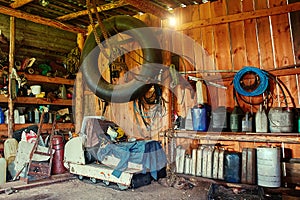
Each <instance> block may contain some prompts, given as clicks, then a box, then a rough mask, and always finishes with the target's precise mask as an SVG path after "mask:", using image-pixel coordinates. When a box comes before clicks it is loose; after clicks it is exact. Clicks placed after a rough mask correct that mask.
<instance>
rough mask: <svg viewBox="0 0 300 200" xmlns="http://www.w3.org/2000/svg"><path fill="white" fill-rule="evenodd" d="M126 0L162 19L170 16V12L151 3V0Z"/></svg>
mask: <svg viewBox="0 0 300 200" xmlns="http://www.w3.org/2000/svg"><path fill="white" fill-rule="evenodd" d="M124 1H125V2H126V3H128V4H130V5H131V6H133V7H135V8H137V9H139V10H141V11H143V12H145V13H150V14H153V15H155V16H157V17H159V18H161V19H167V18H168V17H169V16H170V13H169V12H168V11H167V10H165V9H163V8H162V7H159V6H157V5H155V4H153V3H151V1H150V2H149V1H146V0H124Z"/></svg>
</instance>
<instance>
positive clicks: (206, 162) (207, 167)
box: [202, 147, 214, 178]
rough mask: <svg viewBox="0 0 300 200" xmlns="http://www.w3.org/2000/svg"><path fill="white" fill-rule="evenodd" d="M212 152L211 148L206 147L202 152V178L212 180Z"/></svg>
mask: <svg viewBox="0 0 300 200" xmlns="http://www.w3.org/2000/svg"><path fill="white" fill-rule="evenodd" d="M213 152H214V149H213V148H212V147H207V148H205V149H204V150H203V163H202V176H203V177H206V178H212V170H213Z"/></svg>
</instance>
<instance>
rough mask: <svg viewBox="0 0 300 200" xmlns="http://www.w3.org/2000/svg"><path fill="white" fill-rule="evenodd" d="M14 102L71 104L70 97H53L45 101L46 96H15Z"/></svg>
mask: <svg viewBox="0 0 300 200" xmlns="http://www.w3.org/2000/svg"><path fill="white" fill-rule="evenodd" d="M14 103H19V104H50V105H62V106H72V99H55V100H53V101H52V102H50V101H47V98H35V97H17V98H16V99H15V100H14Z"/></svg>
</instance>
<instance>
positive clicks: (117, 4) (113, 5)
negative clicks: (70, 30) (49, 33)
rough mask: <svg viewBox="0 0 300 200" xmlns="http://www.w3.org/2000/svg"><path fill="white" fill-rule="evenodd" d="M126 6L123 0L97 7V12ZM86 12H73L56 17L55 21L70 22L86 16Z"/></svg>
mask: <svg viewBox="0 0 300 200" xmlns="http://www.w3.org/2000/svg"><path fill="white" fill-rule="evenodd" d="M126 5H128V3H126V2H125V1H124V0H120V1H117V2H114V3H108V4H104V5H101V6H97V12H103V11H108V10H112V9H114V8H118V7H122V6H126ZM91 12H92V13H95V11H94V9H92V10H91ZM87 14H88V11H87V10H82V11H79V12H75V13H70V14H67V15H64V16H61V17H57V18H56V19H57V20H59V21H66V20H70V19H74V18H77V17H80V16H83V15H87Z"/></svg>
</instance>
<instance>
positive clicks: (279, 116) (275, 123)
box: [268, 107, 294, 133]
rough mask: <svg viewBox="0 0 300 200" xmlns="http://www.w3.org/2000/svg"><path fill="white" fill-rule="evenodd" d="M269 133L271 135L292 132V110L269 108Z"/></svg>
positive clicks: (287, 108)
mask: <svg viewBox="0 0 300 200" xmlns="http://www.w3.org/2000/svg"><path fill="white" fill-rule="evenodd" d="M268 117H269V124H270V131H271V132H272V133H278V132H279V133H280V132H281V133H284V132H285V133H289V132H293V125H294V112H293V109H292V108H289V107H286V108H281V107H276V108H271V109H270V111H269V113H268Z"/></svg>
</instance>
